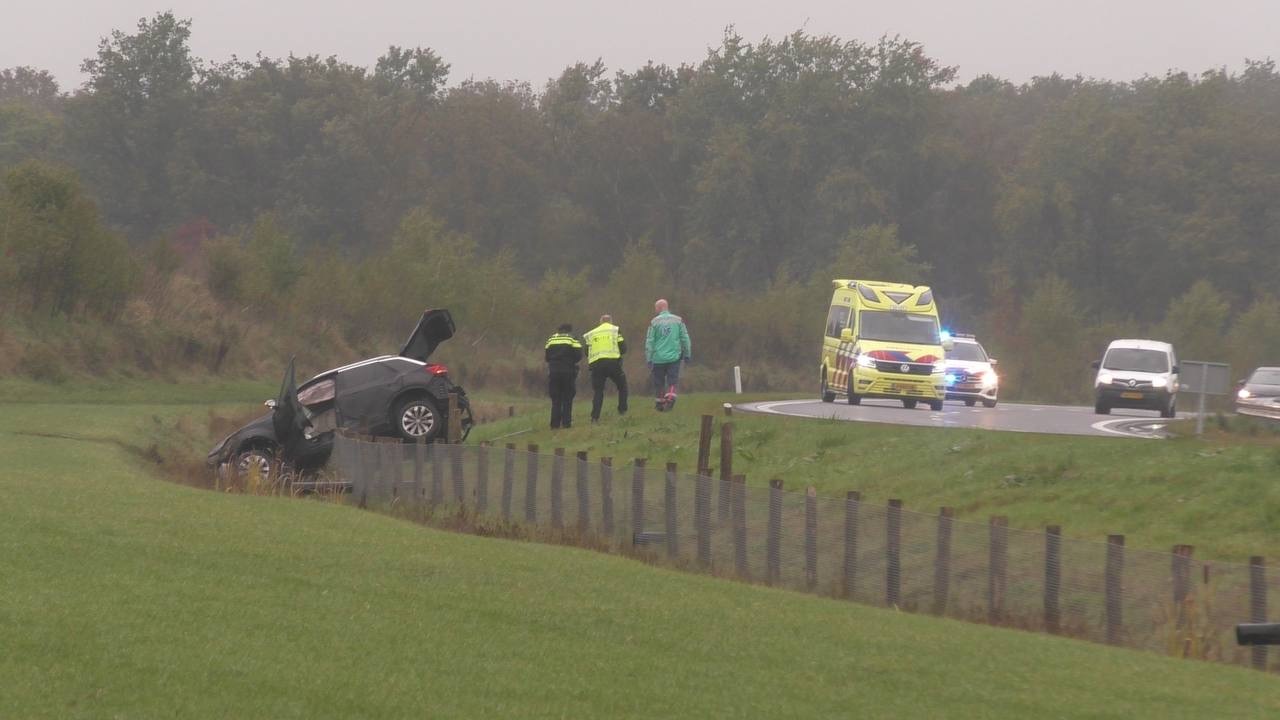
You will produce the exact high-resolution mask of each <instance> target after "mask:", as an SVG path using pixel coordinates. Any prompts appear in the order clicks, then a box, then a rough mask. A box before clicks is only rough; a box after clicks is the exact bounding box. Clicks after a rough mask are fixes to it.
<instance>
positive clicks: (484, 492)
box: [476, 440, 493, 515]
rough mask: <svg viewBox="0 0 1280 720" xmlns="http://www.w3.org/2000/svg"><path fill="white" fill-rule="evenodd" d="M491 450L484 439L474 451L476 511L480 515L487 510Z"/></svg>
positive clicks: (491, 447)
mask: <svg viewBox="0 0 1280 720" xmlns="http://www.w3.org/2000/svg"><path fill="white" fill-rule="evenodd" d="M492 450H493V446H492V445H491V444H490V443H489V441H488V440H485V441H484V442H482V443H480V450H479V451H477V452H476V512H477V513H478V514H480V515H483V514H485V513H486V512H488V511H489V453H490V452H492Z"/></svg>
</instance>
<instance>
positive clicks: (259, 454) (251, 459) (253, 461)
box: [231, 447, 276, 480]
mask: <svg viewBox="0 0 1280 720" xmlns="http://www.w3.org/2000/svg"><path fill="white" fill-rule="evenodd" d="M275 461H276V454H275V453H274V452H273V451H272V450H271V449H270V448H264V447H250V448H246V449H244V450H241V451H240V452H238V453H236V456H235V459H234V460H232V463H231V467H233V468H234V469H235V473H236V477H238V478H242V479H243V478H248V477H250V476H251V475H253V474H254V473H257V476H258V479H259V480H266V479H267V478H269V477H271V466H272V465H274V464H275Z"/></svg>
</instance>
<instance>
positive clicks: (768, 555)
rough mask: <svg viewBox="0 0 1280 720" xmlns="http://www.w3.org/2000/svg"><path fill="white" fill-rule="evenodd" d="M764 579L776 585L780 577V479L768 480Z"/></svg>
mask: <svg viewBox="0 0 1280 720" xmlns="http://www.w3.org/2000/svg"><path fill="white" fill-rule="evenodd" d="M764 556H765V572H764V581H765V582H766V583H768V584H769V585H777V584H778V581H779V580H780V579H781V578H782V481H781V480H778V479H776V478H775V479H773V480H770V481H769V523H768V525H767V526H766V535H765V551H764Z"/></svg>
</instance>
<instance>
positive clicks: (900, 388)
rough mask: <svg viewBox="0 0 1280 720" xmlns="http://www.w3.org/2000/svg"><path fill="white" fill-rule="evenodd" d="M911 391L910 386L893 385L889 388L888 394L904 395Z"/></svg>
mask: <svg viewBox="0 0 1280 720" xmlns="http://www.w3.org/2000/svg"><path fill="white" fill-rule="evenodd" d="M911 389H912V386H911V385H901V384H898V383H893V384H892V385H890V386H889V392H896V393H903V394H904V395H905V394H907V393H910V392H911Z"/></svg>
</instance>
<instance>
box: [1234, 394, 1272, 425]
mask: <svg viewBox="0 0 1280 720" xmlns="http://www.w3.org/2000/svg"><path fill="white" fill-rule="evenodd" d="M1236 413H1237V414H1239V415H1252V416H1253V417H1260V418H1268V419H1270V420H1280V398H1278V397H1253V398H1249V399H1248V400H1236Z"/></svg>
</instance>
